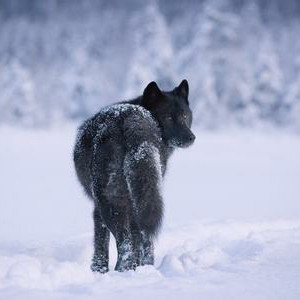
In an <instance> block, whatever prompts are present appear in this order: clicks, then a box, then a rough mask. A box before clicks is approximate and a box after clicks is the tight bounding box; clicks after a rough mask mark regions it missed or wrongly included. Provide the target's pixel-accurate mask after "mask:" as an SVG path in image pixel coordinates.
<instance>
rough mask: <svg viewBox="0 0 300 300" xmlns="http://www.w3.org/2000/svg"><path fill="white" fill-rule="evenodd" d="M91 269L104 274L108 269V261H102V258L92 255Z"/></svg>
mask: <svg viewBox="0 0 300 300" xmlns="http://www.w3.org/2000/svg"><path fill="white" fill-rule="evenodd" d="M91 270H92V271H93V272H99V273H102V274H104V273H106V272H108V271H109V269H108V263H107V262H105V261H103V260H102V259H99V258H97V257H94V258H93V260H92V264H91Z"/></svg>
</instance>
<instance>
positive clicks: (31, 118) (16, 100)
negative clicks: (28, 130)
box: [0, 60, 43, 126]
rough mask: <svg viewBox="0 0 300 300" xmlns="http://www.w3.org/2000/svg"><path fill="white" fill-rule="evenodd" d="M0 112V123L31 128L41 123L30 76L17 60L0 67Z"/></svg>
mask: <svg viewBox="0 0 300 300" xmlns="http://www.w3.org/2000/svg"><path fill="white" fill-rule="evenodd" d="M0 110H1V118H0V120H2V123H3V122H7V123H10V124H13V125H15V124H18V123H20V124H22V125H24V126H32V125H35V124H40V123H41V122H43V120H42V119H43V114H42V112H41V111H40V108H39V106H38V104H37V99H36V97H35V85H34V81H33V79H32V76H31V74H30V72H28V70H27V69H26V68H25V67H24V66H23V65H21V64H20V63H19V62H18V61H17V60H13V61H11V62H9V63H7V64H3V63H2V64H1V66H0Z"/></svg>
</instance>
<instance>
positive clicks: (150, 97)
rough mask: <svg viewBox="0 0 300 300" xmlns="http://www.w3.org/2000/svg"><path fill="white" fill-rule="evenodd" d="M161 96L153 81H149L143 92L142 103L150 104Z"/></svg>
mask: <svg viewBox="0 0 300 300" xmlns="http://www.w3.org/2000/svg"><path fill="white" fill-rule="evenodd" d="M160 96H161V91H160V89H159V87H158V86H157V84H156V82H155V81H151V82H150V83H149V84H148V85H147V86H146V88H145V90H144V93H143V104H145V105H146V106H151V105H152V104H153V103H154V102H155V101H157V99H158V98H159V97H160Z"/></svg>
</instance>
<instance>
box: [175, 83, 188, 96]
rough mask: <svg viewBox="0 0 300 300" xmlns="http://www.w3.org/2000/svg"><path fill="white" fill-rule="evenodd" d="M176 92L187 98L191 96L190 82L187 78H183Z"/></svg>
mask: <svg viewBox="0 0 300 300" xmlns="http://www.w3.org/2000/svg"><path fill="white" fill-rule="evenodd" d="M176 92H177V93H178V94H179V95H180V96H182V97H184V98H185V99H187V98H188V96H189V83H188V82H187V80H186V79H184V80H182V81H181V83H180V84H179V86H178V87H177V88H176Z"/></svg>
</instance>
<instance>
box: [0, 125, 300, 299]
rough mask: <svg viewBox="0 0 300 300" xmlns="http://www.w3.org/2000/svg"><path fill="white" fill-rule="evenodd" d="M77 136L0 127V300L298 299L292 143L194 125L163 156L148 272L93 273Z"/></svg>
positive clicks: (299, 237)
mask: <svg viewBox="0 0 300 300" xmlns="http://www.w3.org/2000/svg"><path fill="white" fill-rule="evenodd" d="M74 135H75V129H74V127H73V126H69V127H62V128H57V129H51V130H35V131H30V130H24V129H22V130H21V129H12V128H5V127H2V128H0V158H1V173H0V182H1V197H0V299H1V300H2V299H3V300H4V299H13V300H14V299H26V300H27V299H29V300H31V299H46V300H47V299H60V300H61V299H104V298H103V297H105V296H106V297H107V298H106V299H119V298H122V299H135V298H142V299H143V300H146V299H150V298H151V299H153V298H155V299H230V300H232V299H239V300H240V299H268V300H270V299H278V300H279V299H289V300H291V299H300V276H299V274H300V202H299V198H300V137H299V136H295V135H291V134H287V133H280V132H273V131H270V132H265V133H258V132H255V131H246V130H244V131H227V132H203V131H201V130H197V142H196V144H195V145H194V146H193V147H191V148H190V149H185V150H178V151H177V152H176V153H175V154H174V156H173V158H172V159H171V161H170V167H169V170H168V174H167V178H166V181H165V190H164V194H165V204H166V205H165V206H166V207H165V210H166V212H165V215H166V216H165V221H164V226H163V229H162V232H161V234H160V236H159V238H158V240H157V243H156V263H155V266H154V267H151V266H149V267H141V268H138V269H137V271H136V272H127V273H117V272H113V271H111V272H109V273H108V274H106V275H100V274H93V273H91V272H90V270H89V264H90V259H91V255H92V218H91V213H92V205H91V203H90V202H89V201H88V200H87V199H86V198H85V196H84V194H83V192H82V190H81V188H80V186H79V184H78V183H77V181H76V178H75V174H74V171H73V165H72V159H71V154H72V145H73V141H74ZM111 256H112V259H111V263H110V265H111V269H113V265H114V262H115V260H116V250H115V247H114V245H113V244H111Z"/></svg>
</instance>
